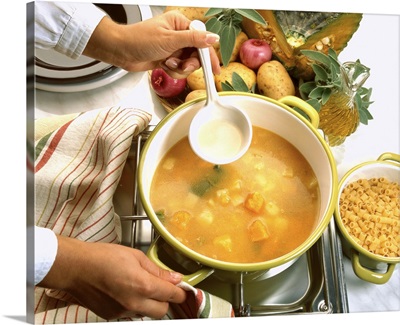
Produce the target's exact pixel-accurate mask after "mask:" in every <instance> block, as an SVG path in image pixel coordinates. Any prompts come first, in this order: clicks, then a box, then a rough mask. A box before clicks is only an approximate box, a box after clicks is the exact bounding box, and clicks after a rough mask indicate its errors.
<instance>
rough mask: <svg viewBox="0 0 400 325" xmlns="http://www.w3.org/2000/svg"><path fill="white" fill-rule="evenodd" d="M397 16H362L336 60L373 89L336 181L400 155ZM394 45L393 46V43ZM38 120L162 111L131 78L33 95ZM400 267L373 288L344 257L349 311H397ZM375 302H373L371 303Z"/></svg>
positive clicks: (341, 155) (143, 81)
mask: <svg viewBox="0 0 400 325" xmlns="http://www.w3.org/2000/svg"><path fill="white" fill-rule="evenodd" d="M399 20H400V19H399V17H398V16H389V15H372V14H368V15H364V17H363V20H362V21H361V25H360V28H359V30H358V31H357V32H356V33H355V34H354V36H353V38H352V39H351V41H350V42H349V45H348V46H347V48H346V49H345V50H344V51H343V52H342V54H341V55H340V57H339V58H340V59H341V61H342V62H344V61H347V60H349V61H350V60H353V61H354V60H356V59H360V60H361V62H362V63H363V64H365V65H366V66H368V67H370V68H371V76H370V78H369V79H368V80H367V82H366V84H365V86H366V87H372V88H373V93H372V100H373V101H374V103H373V104H372V105H371V106H370V111H371V113H372V115H373V116H374V119H373V120H372V121H370V122H369V125H368V126H364V125H361V126H360V127H359V129H358V130H357V131H356V133H355V134H354V135H352V136H351V137H350V138H348V139H347V140H346V142H345V145H344V146H343V147H341V148H339V149H333V152H334V154H335V155H336V157H337V161H338V162H339V164H338V172H339V177H341V176H342V175H343V174H344V173H345V172H346V171H347V170H348V169H350V168H351V167H353V166H355V165H357V164H359V163H361V162H364V161H370V160H376V159H377V158H378V156H379V155H380V154H381V153H383V152H396V153H399V152H400V145H399V138H400V135H399V107H400V104H399V94H398V90H399V89H400V87H399V74H398V72H399V55H400V54H399V44H398V40H399V27H400V24H399ZM375 26H379V29H380V30H381V31H385V39H388V40H393V41H392V42H383V43H382V44H384V46H385V51H384V52H385V54H384V57H382V58H381V57H379V56H378V55H376V52H377V43H374V42H371V35H374V28H375ZM395 40H397V41H395ZM36 94H37V97H36V108H37V115H36V117H41V116H46V115H48V114H66V113H71V112H79V111H86V110H90V109H94V108H98V107H105V106H110V105H123V106H127V107H138V108H143V109H146V110H148V111H150V112H152V113H153V120H152V123H157V122H158V121H159V120H160V119H161V118H162V117H163V116H165V114H166V113H165V111H164V109H163V107H162V106H161V105H160V103H159V102H158V100H157V98H156V97H155V96H154V94H153V93H152V91H151V90H150V87H149V85H148V75H147V73H129V74H127V75H125V76H123V77H122V78H121V79H119V80H117V81H115V82H113V83H112V84H110V85H108V86H104V87H101V88H99V89H95V90H89V91H84V92H79V93H50V92H45V91H41V90H38V91H37V92H36ZM399 268H400V266H399V265H398V266H397V268H396V270H395V272H394V274H393V276H392V278H391V279H390V281H389V282H388V283H386V284H384V285H374V284H370V283H367V282H365V281H363V280H360V279H358V278H357V277H356V276H355V275H354V273H353V271H352V267H351V263H350V261H349V259H347V258H345V278H346V286H347V293H348V301H349V309H350V312H351V313H356V312H379V311H399V310H400V271H399ZM372 297H373V298H372Z"/></svg>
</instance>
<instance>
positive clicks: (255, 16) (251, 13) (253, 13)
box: [235, 9, 266, 25]
mask: <svg viewBox="0 0 400 325" xmlns="http://www.w3.org/2000/svg"><path fill="white" fill-rule="evenodd" d="M235 11H236V12H237V13H238V14H240V15H241V16H243V17H246V18H248V19H250V20H252V21H254V22H256V23H259V24H261V25H265V24H266V22H265V19H264V18H263V16H261V15H260V14H259V13H258V12H257V10H254V9H235Z"/></svg>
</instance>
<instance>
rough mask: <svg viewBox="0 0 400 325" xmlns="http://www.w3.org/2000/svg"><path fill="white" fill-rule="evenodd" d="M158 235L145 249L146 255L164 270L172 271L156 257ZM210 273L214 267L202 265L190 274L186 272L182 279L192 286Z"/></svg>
mask: <svg viewBox="0 0 400 325" xmlns="http://www.w3.org/2000/svg"><path fill="white" fill-rule="evenodd" d="M159 239H160V237H157V238H156V239H155V240H153V242H152V243H151V245H150V247H149V249H148V251H147V257H148V258H149V259H150V260H151V261H152V262H154V263H155V264H156V265H157V266H158V267H160V268H162V269H164V270H169V271H174V270H172V269H171V268H170V267H168V266H167V265H165V264H164V263H163V262H162V261H161V260H160V259H159V258H158V241H159ZM212 273H214V269H212V268H208V267H205V266H202V267H201V268H200V269H199V270H197V271H196V272H194V273H192V274H187V275H184V276H183V279H182V281H183V282H186V283H188V284H190V285H192V286H195V285H196V284H199V283H200V282H201V281H203V280H205V279H206V278H208V277H209V276H210V275H211V274H212Z"/></svg>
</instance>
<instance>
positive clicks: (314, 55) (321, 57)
mask: <svg viewBox="0 0 400 325" xmlns="http://www.w3.org/2000/svg"><path fill="white" fill-rule="evenodd" d="M301 53H303V54H304V55H305V56H306V57H308V58H309V59H311V60H313V61H317V62H320V63H322V64H325V65H326V66H328V67H329V66H330V64H331V59H330V58H329V57H328V56H327V55H326V54H324V53H321V52H317V51H313V50H302V51H301Z"/></svg>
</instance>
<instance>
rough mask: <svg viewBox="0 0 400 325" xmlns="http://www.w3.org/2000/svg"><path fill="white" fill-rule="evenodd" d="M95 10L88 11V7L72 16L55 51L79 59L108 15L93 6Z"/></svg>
mask: <svg viewBox="0 0 400 325" xmlns="http://www.w3.org/2000/svg"><path fill="white" fill-rule="evenodd" d="M93 7H94V8H92V9H94V10H91V11H88V10H87V7H86V8H85V7H82V10H80V8H79V5H77V10H76V11H75V12H74V14H73V15H72V16H71V19H70V21H69V22H68V24H67V25H66V28H65V29H64V32H63V34H62V36H61V38H60V40H59V41H58V43H57V44H56V46H55V50H56V51H58V52H60V53H63V54H65V55H67V56H69V57H71V58H73V59H76V58H78V57H79V56H80V55H81V54H82V52H83V50H84V49H85V47H86V45H87V43H88V41H89V39H90V36H91V35H92V33H93V31H94V30H95V28H96V27H97V25H98V24H99V22H100V20H101V19H103V17H104V16H105V15H106V14H105V13H104V12H103V11H101V10H100V9H99V8H97V7H95V6H93Z"/></svg>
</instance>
